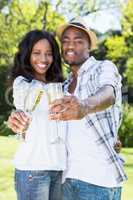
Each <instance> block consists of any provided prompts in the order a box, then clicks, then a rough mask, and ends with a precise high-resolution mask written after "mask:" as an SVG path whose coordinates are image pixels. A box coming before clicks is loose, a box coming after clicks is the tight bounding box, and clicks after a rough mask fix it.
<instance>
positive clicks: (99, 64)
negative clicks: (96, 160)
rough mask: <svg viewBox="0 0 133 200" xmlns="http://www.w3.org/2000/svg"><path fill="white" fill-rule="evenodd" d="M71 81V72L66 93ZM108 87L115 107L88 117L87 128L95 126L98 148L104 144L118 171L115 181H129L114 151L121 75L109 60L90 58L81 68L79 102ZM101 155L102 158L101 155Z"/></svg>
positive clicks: (118, 120)
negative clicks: (112, 92) (112, 95)
mask: <svg viewBox="0 0 133 200" xmlns="http://www.w3.org/2000/svg"><path fill="white" fill-rule="evenodd" d="M71 80H72V73H70V75H69V77H68V79H67V80H66V81H65V82H64V90H65V91H68V86H69V84H70V82H71ZM105 85H111V86H112V87H113V88H114V92H115V104H114V105H112V106H110V107H109V108H107V109H106V110H104V111H101V112H96V113H92V114H88V115H87V116H86V117H85V119H86V127H87V128H89V127H93V128H94V131H95V133H96V136H97V145H103V146H104V149H105V151H107V154H108V159H107V160H108V162H109V164H112V165H114V166H115V167H116V169H117V172H118V174H117V177H116V181H117V182H118V183H120V182H122V181H124V180H126V179H127V177H126V174H125V173H124V170H123V163H124V161H123V159H122V158H121V157H120V155H119V154H117V153H116V152H115V150H114V144H115V142H116V140H117V133H118V128H119V126H120V123H121V116H122V112H121V76H120V75H119V73H118V70H117V68H116V66H115V65H114V64H113V63H112V62H110V61H108V60H105V61H97V60H96V59H95V58H94V57H90V58H89V59H88V60H87V61H86V62H85V63H84V64H83V65H82V66H81V68H80V69H79V71H78V79H77V86H76V89H75V90H76V94H77V95H78V96H77V97H78V98H79V99H85V98H87V97H89V96H93V95H95V93H96V92H97V91H98V90H99V89H100V88H102V87H103V86H105ZM99 156H100V155H99Z"/></svg>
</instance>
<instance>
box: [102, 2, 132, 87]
mask: <svg viewBox="0 0 133 200" xmlns="http://www.w3.org/2000/svg"><path fill="white" fill-rule="evenodd" d="M132 9H133V1H132V0H129V1H128V3H127V4H126V6H125V7H124V8H123V18H122V33H121V35H120V36H112V37H111V38H108V39H107V41H106V44H105V45H106V47H107V49H108V51H107V57H108V58H111V59H112V60H113V61H114V62H116V63H117V65H118V66H119V67H120V68H121V67H124V77H126V80H127V84H128V86H133V12H132Z"/></svg>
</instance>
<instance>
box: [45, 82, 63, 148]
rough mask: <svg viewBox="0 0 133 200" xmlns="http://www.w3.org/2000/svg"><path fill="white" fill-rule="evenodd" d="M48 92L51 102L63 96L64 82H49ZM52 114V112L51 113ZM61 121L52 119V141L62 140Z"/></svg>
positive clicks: (58, 141)
mask: <svg viewBox="0 0 133 200" xmlns="http://www.w3.org/2000/svg"><path fill="white" fill-rule="evenodd" d="M47 93H48V101H49V104H50V103H52V102H53V101H54V100H56V99H60V98H63V96H64V94H63V89H62V83H49V84H48V88H47ZM50 114H52V113H50ZM55 123H56V134H55V131H54V125H55ZM61 125H63V124H61V121H58V120H54V121H51V126H50V130H51V143H53V144H55V143H60V142H61V141H62V137H61V131H62V126H61Z"/></svg>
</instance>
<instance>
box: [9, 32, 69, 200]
mask: <svg viewBox="0 0 133 200" xmlns="http://www.w3.org/2000/svg"><path fill="white" fill-rule="evenodd" d="M11 72H12V73H11V75H12V80H13V98H14V105H15V107H16V109H20V110H21V115H23V114H24V111H27V109H28V107H30V106H31V105H32V108H30V111H32V120H31V121H30V124H29V127H28V129H27V131H26V134H25V139H24V141H23V142H22V144H21V145H20V147H19V149H18V151H17V153H16V155H15V158H14V165H15V189H16V192H17V199H18V200H44V199H45V200H60V199H61V175H62V171H63V170H64V169H65V168H66V150H65V144H64V143H63V142H60V143H54V144H51V142H50V140H51V139H50V124H51V123H50V120H49V119H48V98H47V87H48V84H49V83H51V82H61V81H63V75H62V69H61V58H60V53H59V48H58V45H57V42H56V41H55V39H54V37H53V36H52V35H50V33H48V32H46V31H40V30H33V31H30V32H28V33H27V34H26V35H25V37H24V38H23V39H22V41H21V42H20V44H19V46H18V52H17V53H16V56H15V59H14V66H13V68H12V70H11ZM40 88H41V89H40ZM40 91H43V92H42V93H39V96H38V97H39V98H38V97H37V98H36V94H37V92H40ZM33 101H34V103H33ZM27 102H28V103H27ZM26 104H28V107H27V108H25V106H26ZM33 107H34V109H33ZM64 135H65V129H64Z"/></svg>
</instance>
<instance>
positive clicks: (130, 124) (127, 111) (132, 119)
mask: <svg viewBox="0 0 133 200" xmlns="http://www.w3.org/2000/svg"><path fill="white" fill-rule="evenodd" d="M119 136H120V140H121V142H122V144H123V146H124V147H133V106H132V105H129V104H125V105H124V107H123V121H122V124H121V127H120V129H119Z"/></svg>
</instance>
